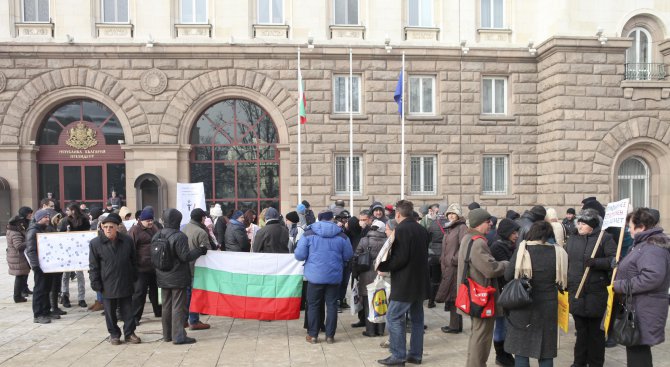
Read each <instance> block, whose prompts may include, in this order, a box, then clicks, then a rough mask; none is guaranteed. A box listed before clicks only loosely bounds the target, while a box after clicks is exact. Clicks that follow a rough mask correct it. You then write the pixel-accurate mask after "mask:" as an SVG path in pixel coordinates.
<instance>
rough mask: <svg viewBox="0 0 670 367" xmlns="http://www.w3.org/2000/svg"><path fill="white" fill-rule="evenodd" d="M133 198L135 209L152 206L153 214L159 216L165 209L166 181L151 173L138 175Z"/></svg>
mask: <svg viewBox="0 0 670 367" xmlns="http://www.w3.org/2000/svg"><path fill="white" fill-rule="evenodd" d="M135 198H136V199H135V200H136V204H137V205H136V208H137V210H141V209H142V208H144V207H146V206H152V207H153V208H154V215H155V216H156V217H157V218H160V217H161V216H162V214H163V210H165V209H167V183H166V182H165V179H163V178H162V177H160V176H156V175H153V174H151V173H145V174H142V175H140V176H139V177H138V178H137V179H136V180H135Z"/></svg>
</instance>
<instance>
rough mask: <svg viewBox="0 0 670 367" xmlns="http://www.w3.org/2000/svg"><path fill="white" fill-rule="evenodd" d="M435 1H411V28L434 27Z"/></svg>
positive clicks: (409, 13)
mask: <svg viewBox="0 0 670 367" xmlns="http://www.w3.org/2000/svg"><path fill="white" fill-rule="evenodd" d="M432 3H433V0H409V2H408V11H407V15H408V17H407V18H408V19H409V22H408V25H409V26H410V27H432V26H433V4H432Z"/></svg>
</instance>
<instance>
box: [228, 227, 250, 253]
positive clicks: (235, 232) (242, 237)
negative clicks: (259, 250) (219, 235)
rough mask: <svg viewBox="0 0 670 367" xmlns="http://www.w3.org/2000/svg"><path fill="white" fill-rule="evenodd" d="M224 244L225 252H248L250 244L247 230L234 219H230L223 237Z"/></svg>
mask: <svg viewBox="0 0 670 367" xmlns="http://www.w3.org/2000/svg"><path fill="white" fill-rule="evenodd" d="M224 238H225V240H224V242H225V245H226V251H235V252H249V250H250V249H251V244H250V243H249V237H248V236H247V230H246V228H244V224H243V223H240V222H239V221H237V220H235V219H231V220H230V222H228V226H227V227H226V234H225V235H224Z"/></svg>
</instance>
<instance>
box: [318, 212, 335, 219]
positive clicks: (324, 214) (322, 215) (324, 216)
mask: <svg viewBox="0 0 670 367" xmlns="http://www.w3.org/2000/svg"><path fill="white" fill-rule="evenodd" d="M329 220H333V212H332V211H330V210H327V209H326V210H323V211H321V212H320V213H319V221H329Z"/></svg>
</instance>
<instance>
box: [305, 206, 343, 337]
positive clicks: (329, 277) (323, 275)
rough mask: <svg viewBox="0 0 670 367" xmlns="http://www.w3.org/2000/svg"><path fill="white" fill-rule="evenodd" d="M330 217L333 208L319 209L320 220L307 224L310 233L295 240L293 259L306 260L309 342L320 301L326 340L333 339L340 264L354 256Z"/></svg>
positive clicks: (316, 327) (317, 325)
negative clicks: (324, 306) (323, 311)
mask: <svg viewBox="0 0 670 367" xmlns="http://www.w3.org/2000/svg"><path fill="white" fill-rule="evenodd" d="M332 219H333V212H332V211H330V210H324V211H322V212H320V213H319V221H318V222H316V223H314V224H312V225H310V227H309V232H308V233H309V235H304V236H303V237H302V238H301V239H300V240H299V241H298V246H297V247H296V249H295V253H294V256H295V258H296V260H298V261H305V265H304V266H305V270H304V275H305V278H306V279H307V304H308V307H307V310H306V313H307V315H306V319H307V322H308V328H307V329H308V335H307V336H306V338H305V340H306V341H307V342H308V343H310V344H316V343H317V342H318V341H317V340H318V335H319V329H320V325H321V321H320V320H319V310H320V305H321V303H325V304H326V320H325V321H326V343H328V344H332V343H334V342H335V339H334V337H335V330H336V328H337V311H338V306H337V298H338V292H339V290H340V283H341V282H342V277H343V270H344V267H343V266H342V265H343V264H345V263H347V262H348V261H349V260H350V259H351V258H352V256H353V248H352V246H351V242H350V241H349V238H348V237H347V236H346V235H345V234H344V233H343V232H342V228H340V227H339V226H338V225H337V224H335V223H333V221H332Z"/></svg>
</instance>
